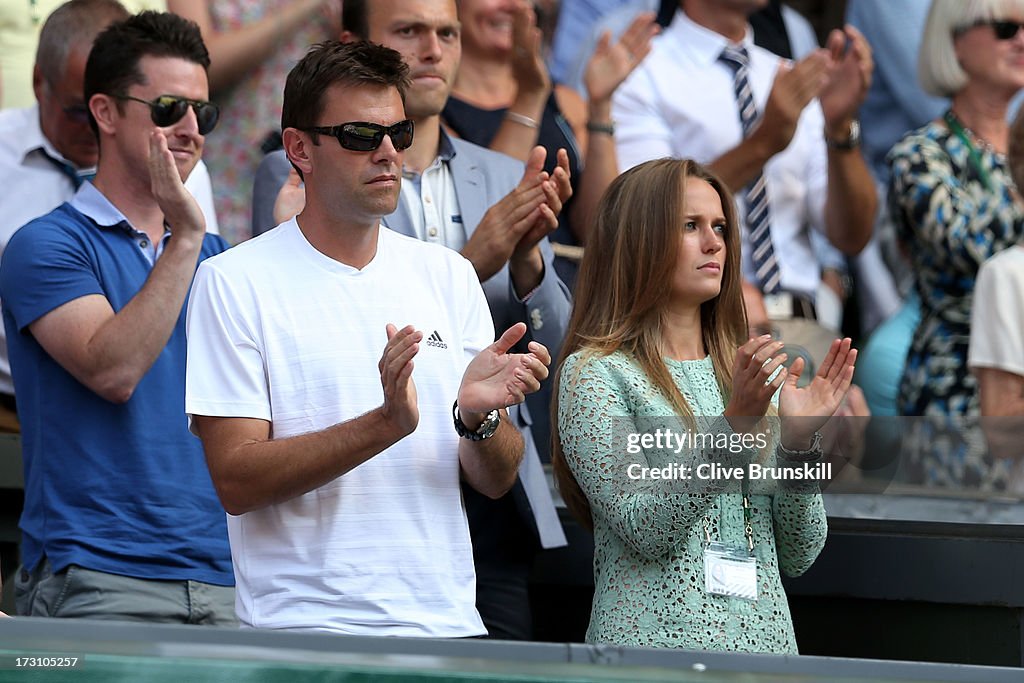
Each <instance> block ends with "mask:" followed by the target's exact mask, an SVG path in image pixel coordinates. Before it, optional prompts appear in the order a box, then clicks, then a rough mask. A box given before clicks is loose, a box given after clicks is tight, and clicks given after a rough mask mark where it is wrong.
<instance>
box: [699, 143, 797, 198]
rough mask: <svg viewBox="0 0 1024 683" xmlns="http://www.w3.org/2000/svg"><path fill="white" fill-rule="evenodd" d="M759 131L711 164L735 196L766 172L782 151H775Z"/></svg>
mask: <svg viewBox="0 0 1024 683" xmlns="http://www.w3.org/2000/svg"><path fill="white" fill-rule="evenodd" d="M759 130H760V128H759V129H758V130H755V131H754V132H753V134H751V136H750V137H748V138H745V139H744V140H743V141H742V142H740V144H738V145H736V146H735V147H733V148H732V149H730V150H729V151H728V152H726V153H725V154H723V155H722V156H720V157H718V158H717V159H715V160H714V161H712V162H711V164H710V167H711V169H712V170H713V171H715V173H717V174H718V175H719V176H720V177H721V178H722V180H724V181H725V184H726V185H728V186H729V189H731V190H732V191H733V193H734V194H738V193H739V192H740V191H741V190H742V189H743V188H744V187H746V186H747V185H749V184H750V182H751V181H752V180H754V178H756V177H757V174H758V173H761V172H762V171H763V170H764V165H765V164H767V163H768V160H769V159H771V158H772V156H774V155H775V154H776V153H778V152H779V151H781V150H778V149H775V147H774V146H773V145H772V144H771V142H770V141H769V140H768V139H767V138H766V137H765V136H763V135H760V134H759Z"/></svg>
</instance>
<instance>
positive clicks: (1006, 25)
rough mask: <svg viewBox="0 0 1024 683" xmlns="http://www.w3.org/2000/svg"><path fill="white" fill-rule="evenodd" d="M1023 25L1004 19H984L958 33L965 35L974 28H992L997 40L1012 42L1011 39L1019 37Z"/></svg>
mask: <svg viewBox="0 0 1024 683" xmlns="http://www.w3.org/2000/svg"><path fill="white" fill-rule="evenodd" d="M1021 25H1022V24H1021V22H1019V21H1006V20H1003V19H983V20H981V21H977V22H975V23H973V24H971V25H970V26H966V27H964V28H962V29H960V31H958V33H963V32H964V31H967V30H970V29H972V28H974V27H975V26H991V27H992V32H993V33H994V34H995V36H996V39H997V40H1010V39H1011V38H1013V37H1014V36H1016V35H1017V32H1018V31H1019V30H1020V28H1021Z"/></svg>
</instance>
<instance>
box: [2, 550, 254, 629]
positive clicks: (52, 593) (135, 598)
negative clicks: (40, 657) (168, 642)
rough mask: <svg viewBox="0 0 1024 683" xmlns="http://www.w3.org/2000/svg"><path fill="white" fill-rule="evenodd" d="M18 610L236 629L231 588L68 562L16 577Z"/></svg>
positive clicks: (31, 613) (44, 614)
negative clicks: (57, 568)
mask: <svg viewBox="0 0 1024 683" xmlns="http://www.w3.org/2000/svg"><path fill="white" fill-rule="evenodd" d="M14 600H15V604H16V605H17V608H18V614H20V615H22V616H26V617H62V618H68V619H112V620H118V621H147V622H154V623H156V622H160V623H175V624H204V625H207V626H230V627H237V626H238V619H237V617H236V616H235V589H234V587H233V586H215V585H213V584H209V583H202V582H200V581H166V580H154V579H136V578H132V577H129V576H120V575H117V574H107V573H106V572H98V571H94V570H92V569H86V568H84V567H80V566H78V565H74V564H73V565H71V566H69V567H68V568H66V569H64V570H63V571H60V572H57V573H56V574H54V573H53V572H52V571H51V569H50V563H49V561H47V560H44V561H43V562H40V563H39V566H38V567H37V568H36V570H35V571H32V572H30V571H28V570H27V569H25V568H24V567H19V568H18V571H17V572H16V573H15V578H14Z"/></svg>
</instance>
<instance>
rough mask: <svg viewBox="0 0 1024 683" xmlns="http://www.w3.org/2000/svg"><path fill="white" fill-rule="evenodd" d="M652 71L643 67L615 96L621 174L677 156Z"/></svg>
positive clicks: (614, 116) (615, 119) (633, 74)
mask: <svg viewBox="0 0 1024 683" xmlns="http://www.w3.org/2000/svg"><path fill="white" fill-rule="evenodd" d="M648 59H650V56H648ZM652 71H653V69H652V68H650V67H648V66H647V65H646V64H641V65H640V66H639V67H637V69H636V71H634V72H633V73H632V74H631V75H630V76H629V78H627V79H626V80H625V82H624V83H623V84H622V85H620V86H619V87H618V89H617V90H616V91H615V94H614V95H613V96H612V119H613V120H614V121H615V150H616V153H617V154H618V157H619V171H625V170H627V169H630V168H633V167H634V166H637V165H639V164H642V163H643V162H645V161H650V160H651V159H660V158H662V157H672V156H676V155H675V154H674V150H673V145H672V140H673V135H672V129H671V128H670V126H669V122H668V121H666V120H665V115H664V113H663V112H661V111H659V109H658V105H657V102H656V101H655V100H656V98H657V89H656V87H655V83H654V77H653V73H652Z"/></svg>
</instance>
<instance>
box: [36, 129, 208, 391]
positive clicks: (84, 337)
mask: <svg viewBox="0 0 1024 683" xmlns="http://www.w3.org/2000/svg"><path fill="white" fill-rule="evenodd" d="M150 175H151V178H152V182H153V192H154V196H155V197H156V199H157V202H158V203H159V204H160V208H161V209H162V210H163V213H164V217H165V219H166V221H167V223H168V225H170V226H171V230H172V231H173V234H172V237H171V238H170V239H169V240H168V242H167V245H166V247H165V249H164V251H163V253H162V254H161V256H160V258H159V259H158V260H157V262H156V265H155V266H154V267H153V270H152V272H151V273H150V275H149V278H148V279H147V280H146V283H145V284H144V285H143V287H142V289H140V290H139V292H138V293H137V294H136V295H135V296H134V297H132V299H131V301H129V302H128V304H127V305H126V306H125V307H124V308H123V309H121V310H120V311H118V312H116V313H115V312H114V310H113V308H112V307H111V305H110V302H109V301H108V300H107V299H106V297H104V296H102V295H99V294H92V295H89V296H84V297H81V298H78V299H74V300H73V301H69V302H67V303H66V304H64V305H63V306H59V307H58V308H55V309H54V310H52V311H50V312H49V313H47V314H46V315H44V316H42V317H41V318H39V319H38V320H36V321H35V322H33V323H32V324H30V325H29V327H28V329H29V331H30V332H31V333H32V335H33V336H34V337H35V338H36V340H37V341H38V342H39V344H40V345H41V346H42V347H43V348H44V349H45V350H46V352H47V353H48V354H50V356H52V357H53V359H54V360H56V361H57V362H58V363H59V364H60V365H61V366H62V367H63V368H64V369H65V370H67V371H68V372H70V373H71V374H72V375H73V376H74V377H75V378H76V379H77V380H78V381H80V382H81V383H82V384H84V385H85V386H87V387H89V388H90V389H91V390H92V391H94V392H96V393H97V394H99V395H100V396H102V397H103V398H105V399H106V400H108V401H112V402H114V403H124V402H125V401H127V400H128V399H130V398H131V396H132V394H133V393H134V391H135V387H136V386H138V383H139V381H140V380H141V379H142V377H143V375H145V374H146V373H147V372H148V371H149V369H150V367H152V365H153V363H154V362H155V361H156V359H157V357H158V356H159V355H160V353H161V352H162V351H163V349H164V346H166V344H167V340H168V339H170V336H171V333H172V332H173V331H174V326H175V325H176V324H177V321H178V317H179V316H180V315H181V308H182V306H183V305H184V303H185V297H186V296H187V295H188V290H189V286H190V285H191V283H192V276H193V274H194V273H195V270H196V263H197V261H198V259H199V252H200V250H201V248H202V244H203V236H204V234H205V230H206V223H205V221H204V219H203V215H202V212H201V211H200V210H199V206H198V204H196V201H195V199H193V198H192V196H191V195H190V194H189V192H188V191H187V190H186V189H185V187H184V185H183V184H182V182H181V178H180V176H179V175H178V171H177V168H176V167H175V165H174V159H173V157H172V156H171V152H170V151H169V150H168V149H167V141H166V138H165V137H164V136H163V134H162V133H160V132H155V133H154V134H153V136H152V137H151V139H150Z"/></svg>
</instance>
